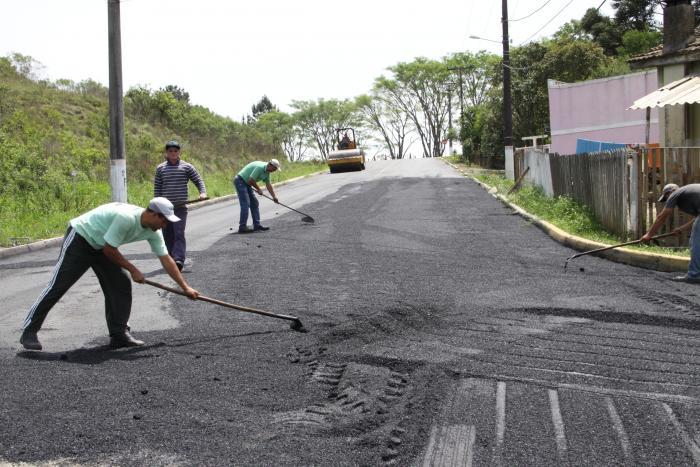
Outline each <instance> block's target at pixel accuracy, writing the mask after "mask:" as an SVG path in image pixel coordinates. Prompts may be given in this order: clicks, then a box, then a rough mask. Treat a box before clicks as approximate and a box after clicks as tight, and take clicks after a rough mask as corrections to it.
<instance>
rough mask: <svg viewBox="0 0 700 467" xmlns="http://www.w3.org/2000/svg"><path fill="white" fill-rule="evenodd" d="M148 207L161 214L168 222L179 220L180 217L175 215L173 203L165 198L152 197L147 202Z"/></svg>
mask: <svg viewBox="0 0 700 467" xmlns="http://www.w3.org/2000/svg"><path fill="white" fill-rule="evenodd" d="M148 209H150V210H151V211H153V212H157V213H159V214H163V216H165V218H166V219H168V220H169V221H170V222H180V218H179V217H177V216H176V215H175V208H174V207H173V203H171V202H170V201H168V199H167V198H163V197H158V198H153V199H152V200H151V202H150V203H148Z"/></svg>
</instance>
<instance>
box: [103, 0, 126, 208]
mask: <svg viewBox="0 0 700 467" xmlns="http://www.w3.org/2000/svg"><path fill="white" fill-rule="evenodd" d="M119 1H120V0H108V3H107V10H108V20H109V27H108V35H109V184H110V186H111V187H112V201H119V202H121V203H126V200H127V196H126V146H125V144H124V101H123V98H122V96H123V92H122V91H123V87H122V36H121V21H120V19H119Z"/></svg>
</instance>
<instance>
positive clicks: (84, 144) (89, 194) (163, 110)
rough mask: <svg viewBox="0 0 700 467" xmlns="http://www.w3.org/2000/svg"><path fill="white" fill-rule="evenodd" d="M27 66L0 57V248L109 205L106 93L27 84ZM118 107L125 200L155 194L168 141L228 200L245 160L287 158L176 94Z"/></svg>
mask: <svg viewBox="0 0 700 467" xmlns="http://www.w3.org/2000/svg"><path fill="white" fill-rule="evenodd" d="M18 57H19V59H20V60H19V61H18ZM32 62H33V61H32V60H31V58H29V57H23V56H14V57H13V59H12V60H11V59H10V58H0V246H8V245H10V244H15V243H26V242H27V241H31V240H36V239H38V238H46V237H50V236H55V235H56V234H60V233H62V231H63V230H64V228H65V224H66V221H67V220H68V219H70V217H72V216H73V215H75V214H78V213H81V212H83V211H85V210H88V209H91V208H92V207H94V206H96V205H99V204H101V203H104V202H108V201H109V200H110V188H109V186H108V180H109V126H108V112H109V106H108V95H107V94H108V91H107V88H105V87H104V86H102V85H101V84H99V83H97V82H94V81H92V80H87V81H83V82H80V83H74V82H72V81H68V80H58V81H56V82H50V81H39V80H35V79H32V69H31V64H32ZM124 106H125V128H126V131H125V133H126V134H125V140H126V157H127V179H128V183H129V201H130V202H135V203H136V202H142V200H143V199H144V198H145V199H147V198H148V196H149V193H152V185H151V183H152V178H153V173H154V170H155V167H156V165H157V164H158V163H160V162H161V161H162V160H163V159H162V158H163V144H164V142H165V141H167V140H170V139H177V140H178V141H180V142H181V143H182V144H183V155H182V157H183V159H185V160H187V161H189V162H192V163H194V164H195V166H196V167H197V168H198V170H199V171H200V172H201V173H202V175H203V177H204V178H205V180H206V181H207V184H208V191H209V192H210V195H217V194H224V193H222V192H224V191H225V192H227V193H231V192H232V188H231V186H230V179H231V177H232V175H233V173H234V170H237V169H239V168H240V167H242V166H243V165H244V163H246V162H247V161H249V160H253V159H266V158H270V157H278V158H280V159H283V158H284V155H283V153H282V152H281V149H280V147H279V145H276V144H274V143H273V142H272V138H271V137H270V136H269V135H268V134H267V133H266V132H265V131H264V130H261V129H259V128H257V127H256V126H255V125H246V124H241V123H239V122H234V121H232V120H231V119H228V118H225V117H222V116H219V115H216V114H214V113H212V112H210V111H209V110H208V109H206V108H204V107H201V106H197V105H192V104H190V103H189V96H188V95H187V93H186V92H184V91H183V90H181V89H179V88H177V87H175V86H171V87H168V90H158V91H151V90H149V89H145V88H135V89H130V90H129V91H128V92H127V94H126V96H125V98H124Z"/></svg>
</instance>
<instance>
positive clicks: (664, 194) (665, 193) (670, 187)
mask: <svg viewBox="0 0 700 467" xmlns="http://www.w3.org/2000/svg"><path fill="white" fill-rule="evenodd" d="M677 189H678V185H676V184H675V183H669V184H667V185H665V186H664V189H663V190H661V196H660V197H659V203H663V202H664V201H666V200H667V199H668V197H669V196H671V193H673V192H674V191H676V190H677Z"/></svg>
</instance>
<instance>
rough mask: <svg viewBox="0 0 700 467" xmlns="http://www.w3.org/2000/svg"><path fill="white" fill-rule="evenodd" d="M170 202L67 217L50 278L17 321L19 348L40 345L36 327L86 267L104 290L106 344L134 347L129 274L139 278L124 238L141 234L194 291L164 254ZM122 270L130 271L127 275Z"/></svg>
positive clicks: (192, 293) (188, 290)
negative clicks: (125, 250) (124, 250)
mask: <svg viewBox="0 0 700 467" xmlns="http://www.w3.org/2000/svg"><path fill="white" fill-rule="evenodd" d="M179 221H180V218H179V217H177V216H176V215H175V213H174V208H173V203H171V202H170V201H168V199H167V198H160V197H157V198H153V199H152V200H151V201H150V202H149V204H148V208H146V209H144V208H141V207H139V206H134V205H132V204H126V203H108V204H103V205H102V206H98V207H96V208H95V209H93V210H91V211H88V212H86V213H85V214H82V215H80V216H78V217H76V218H75V219H72V220H71V221H70V223H69V226H68V230H67V231H66V235H65V237H64V238H63V245H62V246H61V252H60V254H59V256H58V262H57V263H56V266H55V267H54V270H53V273H52V276H51V280H50V281H49V284H48V285H47V286H46V288H45V289H44V290H43V291H42V293H41V294H40V295H39V298H37V299H36V301H35V302H34V304H33V305H32V307H31V308H30V309H29V313H28V314H27V317H26V319H25V320H24V324H23V326H22V337H20V340H19V342H20V344H22V346H23V347H24V348H25V349H29V350H41V343H40V342H39V338H38V336H37V333H38V332H39V329H41V325H42V324H43V323H44V320H45V319H46V315H48V313H49V311H51V308H53V306H54V305H55V304H56V302H58V300H60V298H61V297H62V296H63V295H64V294H65V293H66V292H67V291H68V289H70V288H71V287H72V286H73V284H75V282H76V281H77V280H78V279H80V277H81V276H82V275H83V274H85V272H86V271H87V270H88V269H90V268H92V270H93V271H95V274H96V275H97V278H98V279H99V281H100V287H102V292H103V293H104V296H105V308H106V309H105V318H106V319H107V329H108V330H109V336H110V340H109V345H110V347H112V348H120V347H138V346H141V345H143V344H144V342H143V341H141V340H138V339H135V338H134V337H133V336H132V335H131V333H130V328H129V316H130V315H131V280H133V281H134V282H139V283H143V282H144V280H145V277H144V275H143V273H142V272H141V271H139V269H138V268H137V267H136V266H134V265H133V263H131V262H130V261H128V260H127V259H126V258H125V257H124V256H123V255H122V254H121V252H120V251H119V247H120V246H122V245H125V244H127V243H133V242H137V241H139V240H146V241H147V242H148V244H149V245H150V247H151V251H152V252H153V253H154V254H155V255H156V256H157V257H158V259H159V260H160V263H161V265H162V266H163V269H165V271H166V272H167V273H168V275H170V277H172V279H173V280H174V281H175V282H177V284H178V285H179V286H180V287H181V288H182V291H183V292H184V293H185V295H187V296H188V297H190V298H192V299H196V298H197V297H198V296H199V292H198V291H196V290H195V289H193V288H192V287H190V286H189V285H188V284H187V282H186V281H185V279H184V278H183V277H182V274H180V270H179V269H178V267H177V265H176V264H175V261H174V260H173V259H172V258H171V257H170V255H168V250H167V249H166V247H165V241H164V240H163V234H162V232H161V230H162V229H163V228H164V227H165V226H166V225H168V222H179ZM124 270H126V271H128V272H129V274H131V280H129V277H128V276H127V275H126V273H125V272H124Z"/></svg>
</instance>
